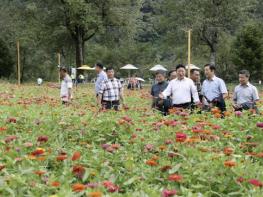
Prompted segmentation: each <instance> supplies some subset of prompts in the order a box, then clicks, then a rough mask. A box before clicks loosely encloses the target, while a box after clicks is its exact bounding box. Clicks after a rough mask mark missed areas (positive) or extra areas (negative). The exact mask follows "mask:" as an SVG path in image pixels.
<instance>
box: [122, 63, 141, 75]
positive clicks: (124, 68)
mask: <svg viewBox="0 0 263 197" xmlns="http://www.w3.org/2000/svg"><path fill="white" fill-rule="evenodd" d="M120 69H121V70H129V77H130V75H131V73H130V72H131V71H130V70H137V69H138V68H137V67H135V66H133V65H132V64H127V65H125V66H123V67H121V68H120Z"/></svg>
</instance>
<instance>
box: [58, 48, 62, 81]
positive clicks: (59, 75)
mask: <svg viewBox="0 0 263 197" xmlns="http://www.w3.org/2000/svg"><path fill="white" fill-rule="evenodd" d="M60 63H61V62H60V53H58V66H59V69H60ZM58 83H60V72H58Z"/></svg>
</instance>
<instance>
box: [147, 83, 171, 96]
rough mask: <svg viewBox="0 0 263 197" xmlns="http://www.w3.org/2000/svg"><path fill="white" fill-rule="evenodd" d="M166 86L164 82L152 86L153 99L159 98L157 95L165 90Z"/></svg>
mask: <svg viewBox="0 0 263 197" xmlns="http://www.w3.org/2000/svg"><path fill="white" fill-rule="evenodd" d="M167 86H168V83H167V82H166V81H163V82H161V83H156V84H154V85H153V86H152V89H151V95H152V96H153V97H159V94H160V93H161V92H163V91H164V90H165V88H167Z"/></svg>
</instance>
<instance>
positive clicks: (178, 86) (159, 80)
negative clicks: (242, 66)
mask: <svg viewBox="0 0 263 197" xmlns="http://www.w3.org/2000/svg"><path fill="white" fill-rule="evenodd" d="M95 68H96V69H95V70H96V73H97V79H96V82H95V94H96V98H97V104H98V105H99V106H101V108H103V109H114V110H119V108H120V105H121V104H122V105H124V104H125V102H124V96H123V85H122V83H121V82H120V80H119V79H117V78H115V75H114V74H115V73H114V69H113V68H112V67H108V68H106V70H105V71H104V67H103V65H102V64H100V63H97V64H96V65H95ZM215 72H216V67H215V66H214V65H211V64H206V65H205V66H204V73H205V77H206V79H205V80H204V81H203V82H202V83H201V80H200V70H199V69H192V70H191V72H190V77H189V78H188V77H186V68H185V66H184V65H182V64H179V65H177V66H176V69H175V70H172V71H170V72H169V73H168V80H166V73H165V72H164V71H157V72H156V73H155V80H156V84H154V85H153V86H152V88H151V95H152V108H153V109H156V110H158V111H160V112H161V113H162V114H164V115H167V114H169V109H171V108H183V109H189V110H194V109H200V112H201V111H202V110H204V111H209V110H211V109H212V108H213V107H217V108H218V109H219V110H220V111H221V113H222V116H223V114H224V112H225V111H226V103H225V99H226V98H227V97H228V90H227V87H226V84H225V82H224V81H223V79H221V78H219V77H217V76H216V75H215ZM60 76H61V79H62V82H61V99H62V103H63V104H67V103H70V101H71V99H72V86H73V84H72V79H71V78H70V77H69V75H68V74H67V70H66V69H65V68H60ZM249 78H250V73H249V72H248V71H247V70H241V71H240V72H239V85H237V86H236V87H235V89H234V95H233V104H232V106H233V108H234V110H236V111H242V110H248V109H253V110H255V111H258V109H257V102H258V101H259V95H258V91H257V88H256V87H255V86H253V85H252V84H251V83H250V82H249Z"/></svg>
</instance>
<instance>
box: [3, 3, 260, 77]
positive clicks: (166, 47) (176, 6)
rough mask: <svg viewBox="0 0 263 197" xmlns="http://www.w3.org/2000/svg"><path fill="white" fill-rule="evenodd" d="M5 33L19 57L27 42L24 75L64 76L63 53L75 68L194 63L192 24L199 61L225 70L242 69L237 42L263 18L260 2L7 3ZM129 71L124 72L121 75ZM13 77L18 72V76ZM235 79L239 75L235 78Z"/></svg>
mask: <svg viewBox="0 0 263 197" xmlns="http://www.w3.org/2000/svg"><path fill="white" fill-rule="evenodd" d="M0 3H1V7H0V26H1V31H0V38H1V39H2V40H4V41H5V43H6V46H7V47H8V49H9V51H10V54H12V56H11V58H12V61H13V62H15V61H16V57H15V52H16V48H15V46H16V41H17V40H20V44H21V66H22V80H23V81H27V80H35V78H37V77H42V78H44V79H45V80H55V79H56V78H57V73H56V72H57V69H56V68H57V53H58V52H60V53H61V64H63V65H66V66H67V67H68V68H70V67H75V66H79V65H81V64H89V65H93V64H94V63H95V62H97V61H101V62H103V63H104V64H105V65H106V66H107V65H112V66H114V67H115V68H119V67H121V66H123V65H125V64H127V63H131V64H135V65H136V66H138V67H140V70H139V71H138V74H139V75H141V76H142V77H145V78H147V77H148V76H150V73H149V72H147V70H148V68H150V67H151V66H153V65H154V64H163V65H165V66H166V67H167V68H168V69H172V68H173V67H174V66H175V65H176V64H178V63H183V64H186V63H187V34H186V32H185V31H184V30H186V29H188V28H191V29H192V57H191V59H192V63H194V64H196V65H198V66H202V65H204V64H205V63H207V62H209V61H212V62H213V61H216V64H217V65H218V67H219V68H218V71H219V72H220V73H219V75H222V76H223V75H224V76H226V75H225V74H227V73H230V72H228V71H231V73H232V71H236V69H237V67H236V66H234V64H233V61H232V60H233V59H232V57H231V55H230V53H229V52H231V51H232V47H233V45H232V40H234V39H235V37H236V35H237V33H238V32H239V30H240V29H241V28H242V27H243V25H244V24H246V23H247V21H252V22H255V21H261V20H262V1H260V0H249V1H245V0H233V1H211V0H195V1H190V0H178V1H177V0H176V1H175V0H111V1H109V0H105V1H102V0H94V1H89V0H78V1H75V0H59V1H53V0H45V1H35V0H27V1H20V0H0ZM121 74H124V73H121ZM12 76H15V74H14V73H13V75H12ZM226 78H227V80H233V79H234V77H233V76H230V75H228V76H227V77H226Z"/></svg>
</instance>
